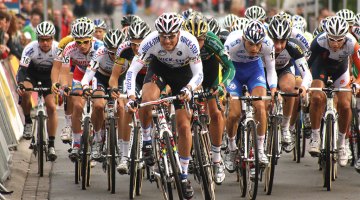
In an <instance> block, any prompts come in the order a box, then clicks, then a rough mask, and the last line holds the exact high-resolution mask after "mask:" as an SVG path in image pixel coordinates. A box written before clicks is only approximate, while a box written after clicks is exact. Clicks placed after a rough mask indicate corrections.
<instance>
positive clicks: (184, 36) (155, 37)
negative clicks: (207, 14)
mask: <svg viewBox="0 0 360 200" xmlns="http://www.w3.org/2000/svg"><path fill="white" fill-rule="evenodd" d="M179 34H180V35H179V41H178V43H177V44H176V47H175V49H174V50H173V51H171V52H170V51H166V50H165V49H164V48H163V47H162V46H161V44H160V38H159V33H158V32H157V31H154V32H152V33H151V34H149V35H148V36H147V37H146V38H145V39H144V40H143V41H142V42H141V44H140V47H139V58H137V59H133V60H132V62H131V65H130V68H129V69H128V72H127V73H126V87H127V91H128V96H130V95H134V94H135V78H136V75H137V73H138V72H139V71H140V70H141V69H142V68H143V66H144V65H145V64H146V63H148V62H149V61H150V59H151V58H152V57H153V56H154V57H156V58H157V59H158V60H159V61H160V62H162V63H164V64H165V65H167V66H168V67H169V68H179V67H184V66H187V65H190V68H191V71H192V73H193V77H192V79H191V80H190V82H189V83H188V85H190V86H191V87H192V89H195V88H196V87H198V86H199V85H200V84H201V82H202V80H203V72H202V68H203V66H202V62H201V58H200V48H199V43H198V41H197V39H196V38H195V37H194V36H193V35H191V34H190V33H189V32H187V31H182V30H180V32H179Z"/></svg>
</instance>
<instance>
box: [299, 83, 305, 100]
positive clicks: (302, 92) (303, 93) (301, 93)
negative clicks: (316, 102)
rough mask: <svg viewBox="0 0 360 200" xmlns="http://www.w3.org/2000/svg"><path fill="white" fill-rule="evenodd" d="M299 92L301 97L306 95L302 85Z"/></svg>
mask: <svg viewBox="0 0 360 200" xmlns="http://www.w3.org/2000/svg"><path fill="white" fill-rule="evenodd" d="M299 94H300V97H301V98H304V97H305V96H306V88H305V87H304V86H301V87H300V89H299Z"/></svg>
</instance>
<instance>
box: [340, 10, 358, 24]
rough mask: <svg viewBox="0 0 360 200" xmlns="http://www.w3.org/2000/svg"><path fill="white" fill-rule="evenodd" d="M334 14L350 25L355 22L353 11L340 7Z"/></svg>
mask: <svg viewBox="0 0 360 200" xmlns="http://www.w3.org/2000/svg"><path fill="white" fill-rule="evenodd" d="M336 16H339V17H342V18H344V19H345V20H346V21H347V23H349V25H350V26H352V25H353V24H354V22H355V13H354V12H353V11H351V10H349V9H342V10H339V11H338V12H337V13H336Z"/></svg>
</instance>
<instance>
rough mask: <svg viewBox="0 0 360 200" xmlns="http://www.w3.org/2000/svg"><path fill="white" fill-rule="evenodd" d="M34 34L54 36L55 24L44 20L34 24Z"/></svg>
mask: <svg viewBox="0 0 360 200" xmlns="http://www.w3.org/2000/svg"><path fill="white" fill-rule="evenodd" d="M36 35H37V36H38V37H39V36H54V35H55V26H54V24H52V23H51V22H48V21H44V22H41V23H40V24H38V25H37V26H36Z"/></svg>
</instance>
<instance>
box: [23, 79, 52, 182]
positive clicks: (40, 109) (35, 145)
mask: <svg viewBox="0 0 360 200" xmlns="http://www.w3.org/2000/svg"><path fill="white" fill-rule="evenodd" d="M19 87H20V89H22V90H25V91H32V92H37V93H38V100H37V102H38V103H37V108H36V114H35V116H34V117H33V119H34V120H35V121H34V126H33V130H32V131H33V134H32V135H33V136H32V138H31V143H30V147H29V148H30V149H33V153H34V155H35V156H37V158H38V174H39V176H40V177H43V176H44V155H45V161H48V144H47V142H46V141H48V134H47V127H46V119H47V115H46V111H45V105H44V104H45V102H44V92H47V91H50V90H51V88H44V87H42V83H41V82H38V83H37V86H36V87H33V88H25V87H24V86H23V85H20V86H19Z"/></svg>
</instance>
